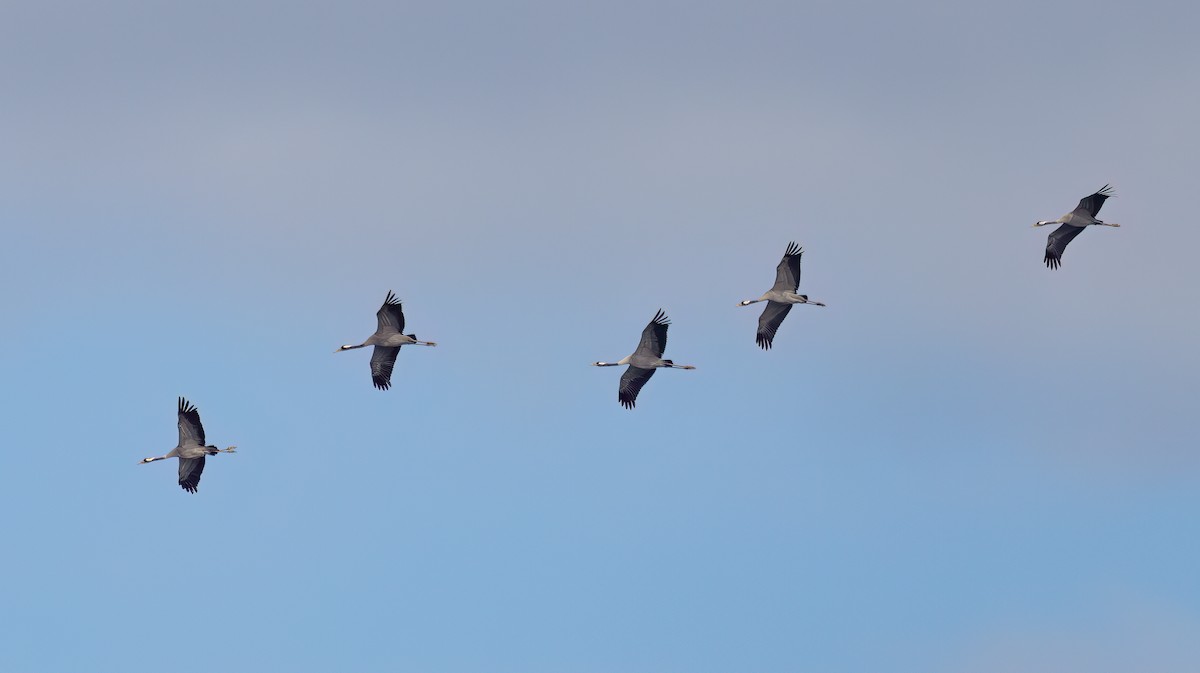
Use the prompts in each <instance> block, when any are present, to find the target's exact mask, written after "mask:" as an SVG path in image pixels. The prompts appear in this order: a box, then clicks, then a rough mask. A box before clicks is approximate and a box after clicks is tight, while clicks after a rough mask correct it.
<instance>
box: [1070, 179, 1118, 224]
mask: <svg viewBox="0 0 1200 673" xmlns="http://www.w3.org/2000/svg"><path fill="white" fill-rule="evenodd" d="M1110 196H1112V187H1109V186H1108V185H1104V186H1103V187H1101V188H1100V189H1097V190H1096V193H1095V194H1091V195H1089V196H1085V197H1083V198H1082V199H1079V205H1078V206H1075V210H1074V213H1075V214H1076V215H1086V216H1087V217H1096V215H1097V214H1098V213H1099V212H1100V207H1101V206H1103V205H1104V200H1105V199H1107V198H1108V197H1110Z"/></svg>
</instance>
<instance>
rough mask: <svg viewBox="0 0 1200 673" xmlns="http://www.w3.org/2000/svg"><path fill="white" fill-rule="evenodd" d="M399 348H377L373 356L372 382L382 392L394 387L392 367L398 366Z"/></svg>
mask: <svg viewBox="0 0 1200 673" xmlns="http://www.w3.org/2000/svg"><path fill="white" fill-rule="evenodd" d="M399 352H400V347H399V346H376V347H375V352H374V353H372V354H371V381H372V382H373V383H374V384H375V387H376V388H378V389H380V390H387V389H388V388H391V387H392V366H393V365H395V364H396V354H398V353H399Z"/></svg>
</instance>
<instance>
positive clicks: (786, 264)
mask: <svg viewBox="0 0 1200 673" xmlns="http://www.w3.org/2000/svg"><path fill="white" fill-rule="evenodd" d="M803 254H804V248H801V247H800V246H798V245H796V242H795V241H793V242H791V243H788V247H787V252H785V253H783V259H782V260H781V261H780V262H779V266H777V267H775V285H774V286H772V287H771V289H772V290H778V291H782V292H795V291H796V290H798V289H799V288H800V256H801V255H803Z"/></svg>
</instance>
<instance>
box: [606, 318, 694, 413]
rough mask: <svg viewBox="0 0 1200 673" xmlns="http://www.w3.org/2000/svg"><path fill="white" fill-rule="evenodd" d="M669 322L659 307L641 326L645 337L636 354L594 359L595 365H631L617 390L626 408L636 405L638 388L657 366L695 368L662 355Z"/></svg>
mask: <svg viewBox="0 0 1200 673" xmlns="http://www.w3.org/2000/svg"><path fill="white" fill-rule="evenodd" d="M670 324H671V320H670V319H669V318H667V314H666V313H663V311H662V309H659V310H658V313H655V314H654V317H653V318H652V319H651V320H650V324H648V325H646V329H644V330H642V340H641V342H639V343H638V347H637V350H635V351H634V352H633V355H628V356H626V357H623V358H621V359H620V360H617V361H616V362H593V363H592V365H593V366H596V367H616V366H619V365H629V369H626V370H625V373H624V374H622V375H621V389H620V390H619V391H618V392H617V401H619V402H620V403H621V406H623V407H625V408H626V409H632V408H633V407H634V405H635V403H636V402H637V396H638V391H640V390H641V389H642V386H644V385H646V382H647V381H649V380H650V377H651V376H654V370H655V369H656V368H658V367H668V368H672V369H695V367H693V366H692V365H677V364H675V363H674V362H672V361H671V360H664V359H663V357H662V354H663V350H665V349H666V347H667V326H668V325H670Z"/></svg>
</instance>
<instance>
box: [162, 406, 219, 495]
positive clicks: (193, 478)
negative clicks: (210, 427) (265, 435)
mask: <svg viewBox="0 0 1200 673" xmlns="http://www.w3.org/2000/svg"><path fill="white" fill-rule="evenodd" d="M177 415H178V425H179V443H178V444H176V445H175V448H173V449H171V450H170V451H168V452H167V453H166V454H165V455H162V456H154V457H152V458H143V459H142V464H145V463H153V462H154V461H156V460H166V459H167V458H178V459H179V485H180V486H181V487H182V488H183V490H185V491H187V492H188V493H195V492H196V489H197V487H199V485H200V474H201V473H203V472H204V457H205V456H215V455H217V454H218V453H236V451H235V450H234V449H236V448H237V447H236V446H230V447H228V448H225V449H218V448H217V447H215V446H205V444H204V426H203V425H202V424H201V423H200V412H199V411H197V410H196V407H195V406H194V405H192V404H190V403H189V402H188V401H187V400H185V399H183V398H182V397H180V398H179V411H178V414H177Z"/></svg>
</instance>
